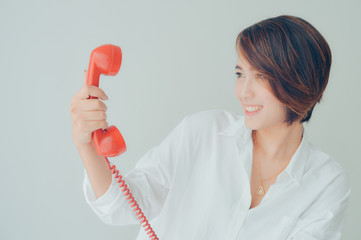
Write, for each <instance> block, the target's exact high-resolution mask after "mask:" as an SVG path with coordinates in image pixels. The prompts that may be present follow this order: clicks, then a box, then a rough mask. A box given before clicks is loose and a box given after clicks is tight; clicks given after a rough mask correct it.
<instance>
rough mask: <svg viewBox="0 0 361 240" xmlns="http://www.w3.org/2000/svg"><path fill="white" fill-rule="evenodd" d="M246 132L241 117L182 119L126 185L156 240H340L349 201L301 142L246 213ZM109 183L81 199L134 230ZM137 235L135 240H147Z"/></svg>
mask: <svg viewBox="0 0 361 240" xmlns="http://www.w3.org/2000/svg"><path fill="white" fill-rule="evenodd" d="M251 133H252V131H251V130H250V129H248V128H246V126H245V124H244V116H243V115H240V114H238V113H231V112H228V111H225V110H218V109H217V110H207V111H201V112H198V113H195V114H192V115H189V116H186V117H185V118H184V119H183V120H182V121H181V122H180V123H179V124H178V125H177V126H176V128H175V129H173V130H172V131H171V133H170V134H169V135H168V136H167V137H166V138H165V139H164V140H163V141H162V142H161V144H160V145H159V146H156V147H154V148H152V149H150V150H149V151H148V152H147V153H146V154H145V155H144V156H143V157H142V158H141V159H140V160H139V161H138V162H137V164H136V166H135V168H134V169H133V170H131V171H129V172H128V173H127V174H126V176H125V177H124V180H125V181H126V183H127V185H128V186H129V188H130V190H131V192H132V194H133V196H134V198H135V200H136V201H137V202H138V204H139V206H140V208H141V209H142V210H143V212H144V214H145V216H146V217H147V219H148V220H150V221H149V223H150V224H151V226H152V228H153V230H154V231H155V233H156V234H157V236H158V238H159V239H160V240H184V239H187V240H203V239H205V240H220V239H227V240H250V239H251V240H261V239H262V240H265V239H267V240H273V239H274V240H283V239H285V240H291V239H292V240H301V239H302V240H311V239H312V240H316V239H317V240H326V239H327V240H341V235H342V229H343V224H344V220H345V217H346V209H347V206H348V199H349V196H350V193H351V188H350V184H349V181H348V178H347V175H346V173H345V171H344V169H343V168H342V166H341V165H339V164H338V163H337V162H336V161H335V160H333V159H332V158H331V157H330V156H328V155H327V154H325V153H323V152H322V151H320V150H318V149H317V148H315V147H314V146H313V145H312V144H311V143H309V142H308V141H307V133H306V131H305V129H303V139H302V141H301V144H300V145H299V147H298V149H297V151H296V152H295V154H294V155H293V156H292V158H291V160H290V162H289V164H288V165H287V167H286V168H285V169H284V170H283V171H282V172H281V173H280V174H279V176H278V178H277V181H276V182H275V184H273V185H271V187H270V188H269V189H268V191H267V192H266V194H265V196H264V197H263V199H262V201H261V203H260V204H259V205H258V206H256V207H255V208H252V209H249V208H250V205H251V199H252V197H251V191H250V178H251V170H252V169H251V167H252V159H253V158H252V154H253V142H252V137H251ZM117 185H119V184H117V183H116V182H115V181H114V180H113V182H112V184H111V186H110V187H109V189H108V190H107V192H106V193H105V194H104V195H102V196H101V197H100V198H98V199H96V197H95V195H94V193H93V190H92V188H91V185H90V182H89V179H88V176H87V173H86V171H85V178H84V185H83V186H84V188H83V190H84V194H85V198H86V200H87V202H88V204H89V205H90V207H91V208H92V209H93V210H94V212H95V213H96V214H97V216H98V217H99V218H100V219H101V220H102V221H103V222H105V223H107V224H111V225H123V226H124V225H128V224H140V223H139V220H138V219H137V216H135V214H134V212H133V208H131V207H130V205H129V203H128V201H127V200H125V197H124V195H123V194H122V192H121V190H120V188H119V187H118V186H117ZM146 239H149V237H148V236H147V235H146V232H145V231H144V228H143V227H140V230H139V234H138V237H137V240H146Z"/></svg>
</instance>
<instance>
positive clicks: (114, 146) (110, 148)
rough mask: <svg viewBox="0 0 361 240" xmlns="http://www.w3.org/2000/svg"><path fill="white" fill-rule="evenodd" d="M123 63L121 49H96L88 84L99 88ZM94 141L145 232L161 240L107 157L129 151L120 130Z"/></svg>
mask: <svg viewBox="0 0 361 240" xmlns="http://www.w3.org/2000/svg"><path fill="white" fill-rule="evenodd" d="M121 62H122V50H121V49H120V47H118V46H115V45H112V44H105V45H102V46H99V47H97V48H95V49H94V50H93V51H92V53H91V55H90V62H89V68H88V76H87V84H88V85H93V86H97V87H99V77H100V74H104V75H110V76H115V75H116V74H117V73H118V71H119V68H120V65H121ZM88 99H97V97H92V96H90V97H89V98H88ZM92 140H93V143H94V146H95V149H96V151H97V152H98V154H99V155H101V156H104V159H105V161H106V162H107V163H108V166H109V170H111V173H112V174H113V177H114V179H118V180H117V183H120V185H119V187H120V188H122V191H123V192H124V196H127V198H126V199H127V200H129V201H128V202H129V204H132V205H131V206H130V207H132V208H133V207H135V208H134V209H133V211H134V212H136V213H135V215H137V216H138V215H140V216H139V217H138V219H139V220H140V223H141V224H143V223H144V224H143V225H142V226H143V227H144V230H145V231H146V232H147V234H148V235H149V238H151V239H153V240H159V239H158V237H157V235H156V234H155V232H154V231H153V229H152V227H151V226H150V224H149V223H148V220H147V218H146V217H145V216H144V214H143V212H142V210H141V209H140V208H139V205H138V203H137V201H135V200H134V198H133V197H132V194H131V193H130V191H129V188H128V186H127V185H126V184H125V182H124V180H123V179H122V175H120V174H119V171H118V170H116V168H115V166H114V165H111V163H110V162H109V160H108V158H107V157H116V156H119V155H120V154H122V153H124V152H125V151H126V149H127V147H126V145H125V142H124V139H123V136H122V134H121V133H120V132H119V130H118V129H117V128H116V127H115V126H114V125H112V126H110V127H108V128H106V129H104V130H103V129H98V130H95V131H94V132H93V133H92Z"/></svg>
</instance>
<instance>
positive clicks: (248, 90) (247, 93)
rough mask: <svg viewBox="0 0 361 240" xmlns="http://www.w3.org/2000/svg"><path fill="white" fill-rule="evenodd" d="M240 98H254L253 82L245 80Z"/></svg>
mask: <svg viewBox="0 0 361 240" xmlns="http://www.w3.org/2000/svg"><path fill="white" fill-rule="evenodd" d="M239 96H240V98H241V99H247V98H252V97H253V96H254V89H253V86H252V82H251V81H249V80H248V79H247V80H244V82H243V83H242V84H241V87H240V93H239Z"/></svg>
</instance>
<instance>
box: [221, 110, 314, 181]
mask: <svg viewBox="0 0 361 240" xmlns="http://www.w3.org/2000/svg"><path fill="white" fill-rule="evenodd" d="M218 134H219V135H223V136H229V137H233V138H234V139H235V140H239V141H240V143H241V144H245V145H246V146H247V145H249V146H252V148H253V142H252V130H251V129H249V128H247V127H246V125H245V124H244V116H243V115H240V114H237V115H236V117H235V118H234V119H231V120H230V124H229V125H228V126H227V127H225V128H223V129H220V131H219V132H218ZM309 150H310V146H309V143H308V139H307V131H306V130H305V127H304V126H303V137H302V141H301V144H300V145H299V147H298V148H297V150H296V152H295V153H294V154H293V156H292V159H291V161H290V162H289V164H288V165H287V167H286V169H285V171H286V172H287V173H288V175H289V176H290V177H291V178H292V179H293V180H294V181H295V182H296V183H297V184H299V182H300V180H301V178H302V176H303V173H304V168H305V165H306V161H307V157H308V153H309Z"/></svg>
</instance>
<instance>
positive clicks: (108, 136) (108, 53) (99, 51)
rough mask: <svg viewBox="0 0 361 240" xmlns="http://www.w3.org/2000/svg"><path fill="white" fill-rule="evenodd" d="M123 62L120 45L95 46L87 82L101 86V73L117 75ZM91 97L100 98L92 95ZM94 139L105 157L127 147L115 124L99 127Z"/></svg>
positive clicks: (114, 155)
mask: <svg viewBox="0 0 361 240" xmlns="http://www.w3.org/2000/svg"><path fill="white" fill-rule="evenodd" d="M121 63H122V50H121V49H120V47H118V46H115V45H112V44H105V45H102V46H100V47H97V48H95V49H94V50H93V51H92V53H91V55H90V61H89V67H88V76H87V84H88V85H93V86H97V87H99V77H100V75H101V74H104V75H110V76H115V75H116V74H117V73H118V71H119V68H120V65H121ZM89 99H98V98H97V97H93V96H90V97H89ZM92 140H93V143H94V146H95V149H96V150H97V152H98V154H99V155H101V156H105V157H116V156H119V155H120V154H122V153H124V152H125V151H126V149H127V147H126V144H125V141H124V139H123V136H122V134H121V133H120V131H119V130H118V129H117V127H115V126H114V125H112V126H110V127H108V128H106V129H104V130H103V129H98V130H95V131H94V132H93V133H92Z"/></svg>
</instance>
